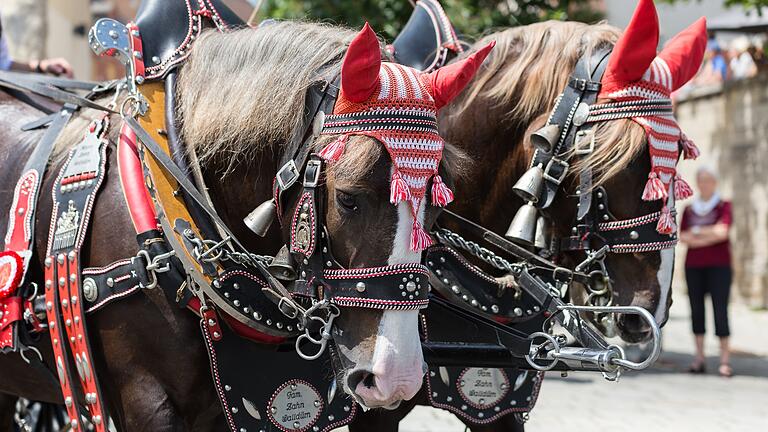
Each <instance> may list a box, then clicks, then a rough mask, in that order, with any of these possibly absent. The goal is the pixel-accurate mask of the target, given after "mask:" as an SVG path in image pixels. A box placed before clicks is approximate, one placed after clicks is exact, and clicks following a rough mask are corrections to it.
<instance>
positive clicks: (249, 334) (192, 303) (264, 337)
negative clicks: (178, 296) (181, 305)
mask: <svg viewBox="0 0 768 432" xmlns="http://www.w3.org/2000/svg"><path fill="white" fill-rule="evenodd" d="M187 307H188V308H189V309H190V310H191V311H192V312H194V313H195V314H196V315H199V314H200V300H199V299H198V298H197V297H192V298H191V299H190V300H189V303H187ZM219 313H220V314H221V318H222V319H223V320H224V322H226V323H227V325H228V326H229V328H231V329H232V331H234V332H235V333H236V334H237V335H238V336H241V337H244V338H246V339H250V340H252V341H254V342H257V343H263V344H279V343H283V342H285V338H284V337H280V336H272V335H268V334H266V333H262V332H260V331H257V330H254V329H252V328H250V327H248V326H247V325H245V324H243V323H241V322H240V321H238V320H236V319H234V318H232V317H231V316H229V315H227V314H225V313H224V312H222V311H219Z"/></svg>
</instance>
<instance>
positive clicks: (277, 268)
mask: <svg viewBox="0 0 768 432" xmlns="http://www.w3.org/2000/svg"><path fill="white" fill-rule="evenodd" d="M267 269H268V270H269V272H270V273H272V276H274V277H275V278H277V279H280V280H284V281H292V280H296V277H297V274H296V268H295V267H294V261H293V257H292V256H291V252H290V251H289V250H288V246H286V245H283V247H282V248H281V249H280V252H278V253H277V255H276V256H275V258H274V259H273V260H272V262H271V263H270V264H269V266H268V267H267Z"/></svg>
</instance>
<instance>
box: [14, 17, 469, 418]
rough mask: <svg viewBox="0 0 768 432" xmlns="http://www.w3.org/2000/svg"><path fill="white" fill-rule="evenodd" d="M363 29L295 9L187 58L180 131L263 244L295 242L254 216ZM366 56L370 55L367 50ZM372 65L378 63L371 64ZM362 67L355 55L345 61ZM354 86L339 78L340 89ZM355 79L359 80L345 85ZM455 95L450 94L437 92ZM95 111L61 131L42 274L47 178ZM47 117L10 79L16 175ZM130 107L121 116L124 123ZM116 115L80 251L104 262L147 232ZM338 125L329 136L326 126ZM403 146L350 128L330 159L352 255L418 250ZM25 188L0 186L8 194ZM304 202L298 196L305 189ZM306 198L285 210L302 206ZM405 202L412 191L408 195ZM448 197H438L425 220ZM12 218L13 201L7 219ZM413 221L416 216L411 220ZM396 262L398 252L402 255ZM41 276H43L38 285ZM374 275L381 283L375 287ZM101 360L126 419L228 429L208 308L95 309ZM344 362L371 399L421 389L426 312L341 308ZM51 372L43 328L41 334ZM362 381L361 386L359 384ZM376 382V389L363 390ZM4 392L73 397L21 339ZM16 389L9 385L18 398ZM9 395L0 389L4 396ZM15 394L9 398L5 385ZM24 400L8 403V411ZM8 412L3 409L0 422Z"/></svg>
mask: <svg viewBox="0 0 768 432" xmlns="http://www.w3.org/2000/svg"><path fill="white" fill-rule="evenodd" d="M354 36H355V33H354V32H351V31H349V30H344V29H340V28H337V27H332V26H326V25H317V24H307V23H290V22H283V23H277V24H273V25H270V26H266V27H263V28H261V29H259V30H258V31H257V30H255V29H242V30H237V31H232V32H229V33H224V34H218V33H214V32H211V33H208V34H206V35H205V36H203V37H201V38H199V39H198V40H197V41H196V42H195V44H194V46H193V48H192V52H191V55H190V57H189V59H188V60H187V62H186V64H185V65H184V68H183V70H182V71H181V73H180V78H179V81H178V84H177V89H176V93H177V98H178V100H179V101H180V103H179V108H178V111H179V112H177V115H178V117H179V118H180V119H181V121H182V127H181V133H182V135H183V138H184V140H185V142H186V144H187V145H188V147H189V148H191V149H194V150H195V151H196V152H197V154H198V156H199V157H200V161H201V168H202V173H203V177H204V179H205V182H206V184H207V185H208V187H209V191H208V192H209V193H210V196H211V198H212V200H213V205H214V206H215V208H217V209H219V211H220V215H221V217H222V218H223V220H224V221H225V222H226V224H227V225H228V226H229V227H231V229H232V231H233V232H234V234H235V235H236V236H238V237H239V238H240V239H243V241H244V242H245V245H246V246H247V247H248V248H249V249H250V250H251V251H254V252H255V253H260V254H273V253H275V252H276V251H277V250H278V249H279V248H280V247H281V245H283V244H285V243H286V241H287V240H286V239H287V237H286V236H287V234H288V231H289V229H288V228H287V227H286V228H284V229H283V230H282V232H281V230H279V229H277V228H274V227H273V228H272V230H271V231H270V232H269V233H268V235H267V237H266V238H265V239H261V238H258V237H256V236H255V235H253V233H251V232H250V231H248V229H247V228H246V227H245V225H244V224H243V222H242V221H243V218H244V217H245V216H246V215H247V214H248V213H249V211H250V210H251V209H253V208H254V207H256V206H257V205H258V204H259V203H261V202H263V201H265V200H267V199H269V198H271V197H272V180H273V178H274V175H275V172H277V169H278V168H279V165H280V159H281V156H282V153H283V152H284V151H285V150H286V146H287V143H288V141H289V139H290V138H291V134H292V133H293V130H294V128H296V127H297V126H298V125H299V123H300V121H301V118H302V116H303V113H304V104H305V93H306V89H308V88H309V87H310V85H311V84H312V83H314V82H317V81H318V80H319V79H320V78H319V77H318V75H317V71H318V70H320V69H324V70H336V71H338V70H339V68H341V64H342V61H341V60H342V57H343V55H344V52H345V50H346V48H347V45H348V44H349V42H350V41H351V40H352V38H353V37H354ZM358 65H359V63H358ZM362 66H365V67H367V66H366V65H362ZM346 73H347V74H349V76H350V77H354V74H355V73H356V71H355V70H347V72H346ZM344 89H346V87H345V84H344V83H342V91H344ZM346 90H347V91H349V89H346ZM433 96H435V97H436V98H437V97H438V96H440V97H442V98H444V99H443V100H446V99H450V97H448V96H447V95H445V94H442V95H433ZM97 115H98V112H94V111H91V110H84V111H82V112H80V113H79V114H78V116H77V117H76V118H75V119H73V120H72V121H71V123H70V124H69V125H68V126H67V128H66V129H65V131H64V132H63V134H62V135H61V137H60V139H59V142H58V155H59V156H57V157H56V158H55V161H54V162H53V163H52V164H51V166H50V168H49V170H48V172H47V174H46V177H45V182H44V185H43V188H42V190H43V191H44V192H43V193H42V194H41V199H40V203H39V208H38V217H37V220H36V221H35V224H36V227H37V231H36V233H37V239H36V242H37V250H36V255H35V258H33V263H34V264H33V268H32V269H31V272H30V273H29V275H28V277H29V279H30V280H33V281H38V282H40V280H41V279H42V277H43V276H42V272H41V270H40V269H41V268H42V266H41V263H42V257H44V256H45V245H46V240H47V238H46V236H47V232H48V230H47V229H46V227H47V226H48V225H49V223H50V216H49V215H50V214H51V208H52V202H51V194H50V192H49V191H50V190H51V187H52V182H53V180H54V177H55V175H56V173H58V171H59V168H60V167H61V164H62V163H63V160H62V159H63V158H62V157H61V155H63V154H64V153H65V150H67V149H68V148H70V147H71V146H72V145H73V144H74V143H75V142H76V141H77V140H78V139H79V137H80V136H82V133H83V131H84V130H85V128H86V126H87V124H88V122H89V120H90V119H92V118H95V116H97ZM39 116H40V113H39V112H37V111H36V110H34V109H32V108H29V107H27V106H25V105H23V104H21V103H20V102H18V101H16V100H14V99H12V98H10V97H8V96H7V95H5V94H4V93H0V123H1V124H2V126H0V154H1V155H2V161H1V162H2V166H3V168H4V169H3V170H2V174H0V181H1V182H2V183H3V184H6V185H12V184H14V183H15V182H16V180H17V178H18V176H19V174H20V169H21V167H22V166H23V165H24V161H25V158H26V157H27V156H28V155H29V153H30V152H31V150H32V148H33V146H34V144H35V143H36V142H37V140H38V139H39V138H40V133H39V132H21V129H20V126H21V125H23V124H24V123H26V122H28V121H30V120H34V119H36V118H38V117H39ZM119 121H120V119H119V117H115V118H112V124H113V125H114V124H119ZM117 132H118V128H116V127H113V128H112V129H111V130H110V133H109V141H110V151H109V152H108V153H109V158H108V174H111V175H108V177H107V180H106V181H105V185H104V186H103V188H102V190H101V192H100V195H99V198H98V200H97V201H96V204H95V207H94V210H93V216H92V227H91V231H90V235H89V237H88V239H87V240H86V244H85V247H84V252H83V258H82V260H83V262H84V265H87V266H103V265H106V264H108V263H110V262H112V261H115V260H118V259H122V258H125V257H130V256H133V255H135V254H136V243H135V232H133V228H132V223H131V219H130V217H129V213H128V210H127V208H126V205H125V203H124V199H123V192H122V190H121V185H120V182H119V179H118V175H117V174H118V173H117V169H116V168H115V167H116V165H115V163H116V158H115V153H116V152H115V151H114V145H115V142H116V138H117ZM335 138H336V137H334V136H329V137H328V140H331V141H332V140H333V139H335ZM456 155H457V154H454V153H453V152H451V151H450V149H447V151H446V152H445V155H444V159H443V162H445V163H444V165H443V169H445V170H446V171H445V172H446V174H448V175H450V171H451V169H452V168H457V169H458V166H457V165H456V164H457V163H459V162H460V161H461V160H462V158H461V157H459V156H456ZM391 169H392V161H391V159H390V157H389V155H388V154H387V152H386V151H384V150H383V148H382V144H381V143H379V142H378V141H376V140H375V139H373V138H369V137H365V136H354V137H352V138H350V140H349V143H348V144H347V150H346V152H345V153H344V155H343V157H342V158H341V160H339V161H338V162H337V163H335V164H334V165H332V166H331V167H330V168H329V169H328V173H327V181H326V184H325V190H326V191H327V192H326V193H327V196H326V198H325V199H324V200H325V201H326V202H327V203H328V205H326V206H325V207H326V208H325V214H323V215H321V217H324V218H325V220H326V226H327V229H328V236H329V238H330V239H332V240H333V245H332V249H333V254H334V256H335V257H336V259H337V260H338V262H339V263H341V264H342V265H344V266H345V267H346V268H358V267H375V266H384V265H388V264H394V263H404V262H418V261H419V259H420V254H418V253H414V252H412V251H411V248H410V242H409V237H408V236H406V235H401V234H400V226H401V225H403V226H405V224H404V223H402V221H400V219H401V218H402V214H403V213H405V214H406V215H407V216H408V217H410V214H409V213H408V212H404V211H401V210H403V209H398V207H397V206H393V205H391V204H390V202H389V193H388V186H389V182H390V178H391ZM12 194H13V188H12V187H10V186H9V187H6V188H3V190H2V191H0V202H4V203H10V202H11V199H12ZM294 201H295V199H294ZM295 205H296V204H295V202H294V203H293V204H291V205H288V206H286V207H287V208H284V209H281V211H282V212H283V214H282V216H283V219H286V218H288V217H290V215H292V214H293V208H291V206H295ZM402 205H405V204H404V203H402ZM436 213H437V212H436V210H434V209H432V208H427V210H426V211H425V212H424V214H423V216H422V217H423V224H424V227H425V228H426V229H429V227H430V225H431V223H432V221H434V219H435V218H436ZM0 220H1V222H0V229H2V228H5V226H6V224H7V212H3V216H2V219H0ZM408 226H410V225H408ZM392 261H395V262H392ZM40 285H41V286H42V284H40ZM374 288H375V287H374ZM88 325H89V327H90V328H91V331H90V334H91V336H92V339H93V340H92V347H93V352H94V353H95V358H94V362H95V369H96V370H97V371H98V373H99V376H100V380H101V382H102V384H101V386H102V388H103V389H105V393H106V398H107V407H108V409H109V412H110V413H111V414H112V416H113V418H112V419H113V420H114V422H115V424H116V426H117V428H118V429H119V430H128V431H139V430H151V431H177V430H178V431H181V430H185V431H186V430H200V431H210V430H225V429H226V424H225V422H224V421H223V417H222V416H221V408H220V406H219V402H218V400H217V396H216V393H215V391H214V387H213V386H212V385H211V384H212V383H211V376H210V367H209V362H208V358H207V353H206V349H205V348H204V346H203V343H202V338H201V334H200V328H199V318H198V317H196V316H195V315H194V314H192V313H190V312H189V311H187V310H182V309H179V308H178V307H176V305H174V304H171V303H170V302H169V301H168V300H167V299H166V298H165V296H164V295H163V294H162V292H161V290H145V291H141V292H140V293H138V294H135V295H132V296H129V297H127V298H125V299H122V300H120V301H117V302H115V303H114V304H112V305H110V306H108V307H106V308H105V309H104V310H101V311H98V312H95V313H94V314H93V315H89V316H88ZM333 338H334V342H335V343H336V345H337V346H339V347H340V351H341V357H342V359H341V360H342V362H343V364H344V365H345V366H346V369H345V370H343V371H342V373H341V374H340V375H339V376H340V378H342V380H341V382H340V383H339V384H340V385H339V387H340V388H343V389H345V390H346V391H347V392H348V393H349V394H351V395H352V396H353V397H355V399H356V400H358V401H359V402H361V403H363V404H366V405H368V406H369V407H377V406H390V407H394V406H397V404H398V403H399V402H400V401H401V400H403V399H410V398H412V397H413V395H414V394H415V393H416V392H417V391H418V389H419V387H420V385H421V378H422V376H423V373H424V367H425V366H424V362H423V358H422V354H421V346H420V343H419V336H418V326H417V312H416V311H377V310H371V309H358V308H342V312H341V317H340V319H339V320H338V321H337V322H336V331H334V332H333ZM37 346H38V348H39V349H40V350H41V352H42V354H43V358H44V360H45V364H46V365H47V367H48V369H49V370H50V371H54V370H55V368H54V366H53V360H52V358H53V357H52V354H51V347H50V344H49V342H48V337H47V336H46V335H43V336H41V338H40V342H39V343H38V344H37ZM270 366H273V365H259V364H254V365H253V373H270V370H269V367H270ZM362 381H365V385H363V386H362V387H361V386H359V385H358V384H359V383H360V382H362ZM361 388H364V390H365V394H364V395H361V394H358V393H359V392H360V389H361ZM0 394H9V395H15V396H22V397H26V398H29V399H32V400H39V401H47V402H53V403H58V404H61V403H63V401H62V396H61V393H60V390H59V388H58V385H57V384H56V383H55V382H54V381H53V380H51V379H50V378H49V372H48V371H40V370H35V369H33V368H31V367H29V366H28V365H27V364H26V363H25V362H24V361H23V360H22V358H21V357H20V356H19V355H18V354H9V355H1V356H0ZM11 399H12V398H11ZM5 401H6V398H5V397H3V399H0V402H3V403H4V402H5ZM9 402H10V399H9ZM11 409H12V404H11V403H8V404H4V405H3V409H2V415H0V419H6V416H7V415H8V413H9V412H10V410H11ZM8 427H10V423H9V422H4V423H2V426H0V429H2V430H7V429H4V428H8Z"/></svg>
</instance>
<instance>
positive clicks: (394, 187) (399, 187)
mask: <svg viewBox="0 0 768 432" xmlns="http://www.w3.org/2000/svg"><path fill="white" fill-rule="evenodd" d="M409 199H411V191H410V189H409V188H408V184H407V183H405V180H403V177H402V176H400V172H398V171H395V172H394V174H392V183H391V184H390V189H389V202H391V203H392V204H398V203H400V202H401V201H407V200H409Z"/></svg>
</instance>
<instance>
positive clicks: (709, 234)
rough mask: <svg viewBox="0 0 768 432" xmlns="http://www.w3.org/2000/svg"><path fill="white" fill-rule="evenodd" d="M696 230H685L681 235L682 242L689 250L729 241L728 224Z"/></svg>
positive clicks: (700, 227) (702, 227) (701, 227)
mask: <svg viewBox="0 0 768 432" xmlns="http://www.w3.org/2000/svg"><path fill="white" fill-rule="evenodd" d="M696 228H697V229H696V230H685V231H682V232H681V233H680V241H681V242H683V243H684V244H685V245H687V246H688V247H689V248H700V247H705V246H711V245H713V244H718V243H722V242H724V241H728V228H729V225H728V224H725V223H718V224H715V225H708V226H699V227H696Z"/></svg>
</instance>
